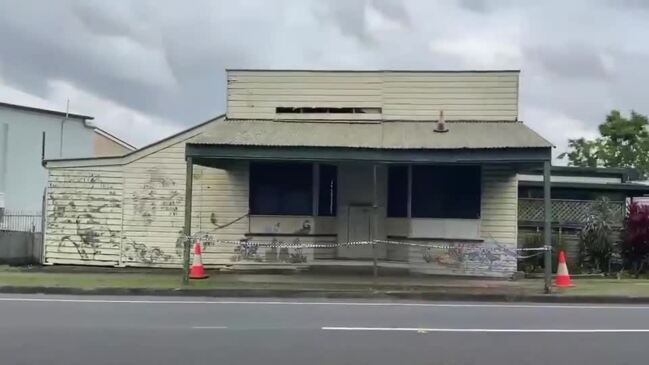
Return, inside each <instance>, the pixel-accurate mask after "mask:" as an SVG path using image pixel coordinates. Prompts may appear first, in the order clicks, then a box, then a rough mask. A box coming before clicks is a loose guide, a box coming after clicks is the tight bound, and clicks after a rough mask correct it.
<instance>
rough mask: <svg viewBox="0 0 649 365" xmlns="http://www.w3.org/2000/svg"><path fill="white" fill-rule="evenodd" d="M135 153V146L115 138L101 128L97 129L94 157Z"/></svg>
mask: <svg viewBox="0 0 649 365" xmlns="http://www.w3.org/2000/svg"><path fill="white" fill-rule="evenodd" d="M132 151H135V147H133V145H131V144H129V143H127V142H125V141H123V140H121V139H119V138H117V137H115V136H114V135H112V134H110V133H108V132H106V131H105V130H103V129H101V128H95V155H94V157H107V156H122V155H125V154H127V153H129V152H132Z"/></svg>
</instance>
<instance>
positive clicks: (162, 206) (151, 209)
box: [45, 136, 248, 267]
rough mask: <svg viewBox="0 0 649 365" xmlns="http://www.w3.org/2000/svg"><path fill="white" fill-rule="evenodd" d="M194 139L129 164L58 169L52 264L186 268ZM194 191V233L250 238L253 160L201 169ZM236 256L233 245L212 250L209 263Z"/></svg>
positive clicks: (53, 174) (52, 201)
mask: <svg viewBox="0 0 649 365" xmlns="http://www.w3.org/2000/svg"><path fill="white" fill-rule="evenodd" d="M190 137H191V136H190ZM186 142H187V136H185V138H184V139H181V140H179V141H178V142H176V143H173V144H170V145H168V146H165V147H164V148H162V149H160V150H158V151H155V152H154V153H150V154H147V155H145V156H143V157H141V158H139V159H136V160H134V161H131V162H128V163H126V164H121V165H120V164H115V165H110V166H92V167H64V168H50V169H49V184H48V189H47V218H46V220H47V222H46V227H47V228H46V235H45V263H46V264H52V263H56V264H84V265H101V266H160V267H165V266H169V267H177V266H178V265H180V263H181V255H182V250H181V246H182V240H183V223H184V213H185V209H184V206H185V159H184V150H185V143H186ZM193 196H194V200H193V220H192V231H193V232H196V233H201V232H202V233H205V234H210V235H214V236H216V237H217V238H218V239H224V240H239V239H241V238H244V233H245V232H247V230H248V218H247V212H248V167H247V163H245V162H237V163H232V164H230V165H229V166H227V167H226V168H225V169H213V168H205V167H201V166H196V167H195V169H194V195H193ZM217 207H218V208H217ZM231 257H232V247H221V248H210V249H208V250H206V252H205V254H204V261H205V263H206V264H210V263H217V262H219V263H223V262H229V260H230V259H231Z"/></svg>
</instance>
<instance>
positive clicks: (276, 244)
mask: <svg viewBox="0 0 649 365" xmlns="http://www.w3.org/2000/svg"><path fill="white" fill-rule="evenodd" d="M191 240H192V241H195V242H201V243H203V244H208V245H235V246H242V247H263V248H300V249H302V248H336V247H345V246H369V245H375V244H387V245H396V246H407V247H420V248H425V249H439V250H450V249H458V248H468V249H475V250H483V251H502V250H515V251H521V252H534V251H541V253H542V252H543V251H547V250H551V247H549V246H544V247H527V248H511V249H510V248H507V247H484V246H473V245H472V244H467V243H459V244H427V243H417V242H405V241H390V240H374V241H351V242H314V243H306V242H286V241H278V240H272V241H251V240H214V239H210V238H209V237H205V236H202V237H196V236H192V237H191Z"/></svg>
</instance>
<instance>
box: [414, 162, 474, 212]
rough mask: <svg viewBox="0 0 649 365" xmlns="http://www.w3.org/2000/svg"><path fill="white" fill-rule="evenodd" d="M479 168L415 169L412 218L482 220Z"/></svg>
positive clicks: (444, 167)
mask: <svg viewBox="0 0 649 365" xmlns="http://www.w3.org/2000/svg"><path fill="white" fill-rule="evenodd" d="M481 185H482V184H481V173H480V167H479V166H413V167H412V217H416V218H463V219H477V218H480V193H481Z"/></svg>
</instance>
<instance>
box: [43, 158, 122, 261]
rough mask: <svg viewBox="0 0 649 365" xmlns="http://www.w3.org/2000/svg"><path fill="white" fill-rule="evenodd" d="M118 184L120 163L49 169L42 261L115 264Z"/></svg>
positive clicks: (119, 212)
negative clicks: (43, 259) (117, 164)
mask: <svg viewBox="0 0 649 365" xmlns="http://www.w3.org/2000/svg"><path fill="white" fill-rule="evenodd" d="M123 187H124V175H123V172H122V169H121V166H102V167H71V168H65V169H50V170H49V183H48V188H47V218H46V219H47V229H46V232H45V245H44V258H45V263H60V264H85V265H117V264H118V263H119V261H120V248H121V245H122V238H121V235H122V202H123V200H122V197H123V190H124V189H123Z"/></svg>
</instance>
